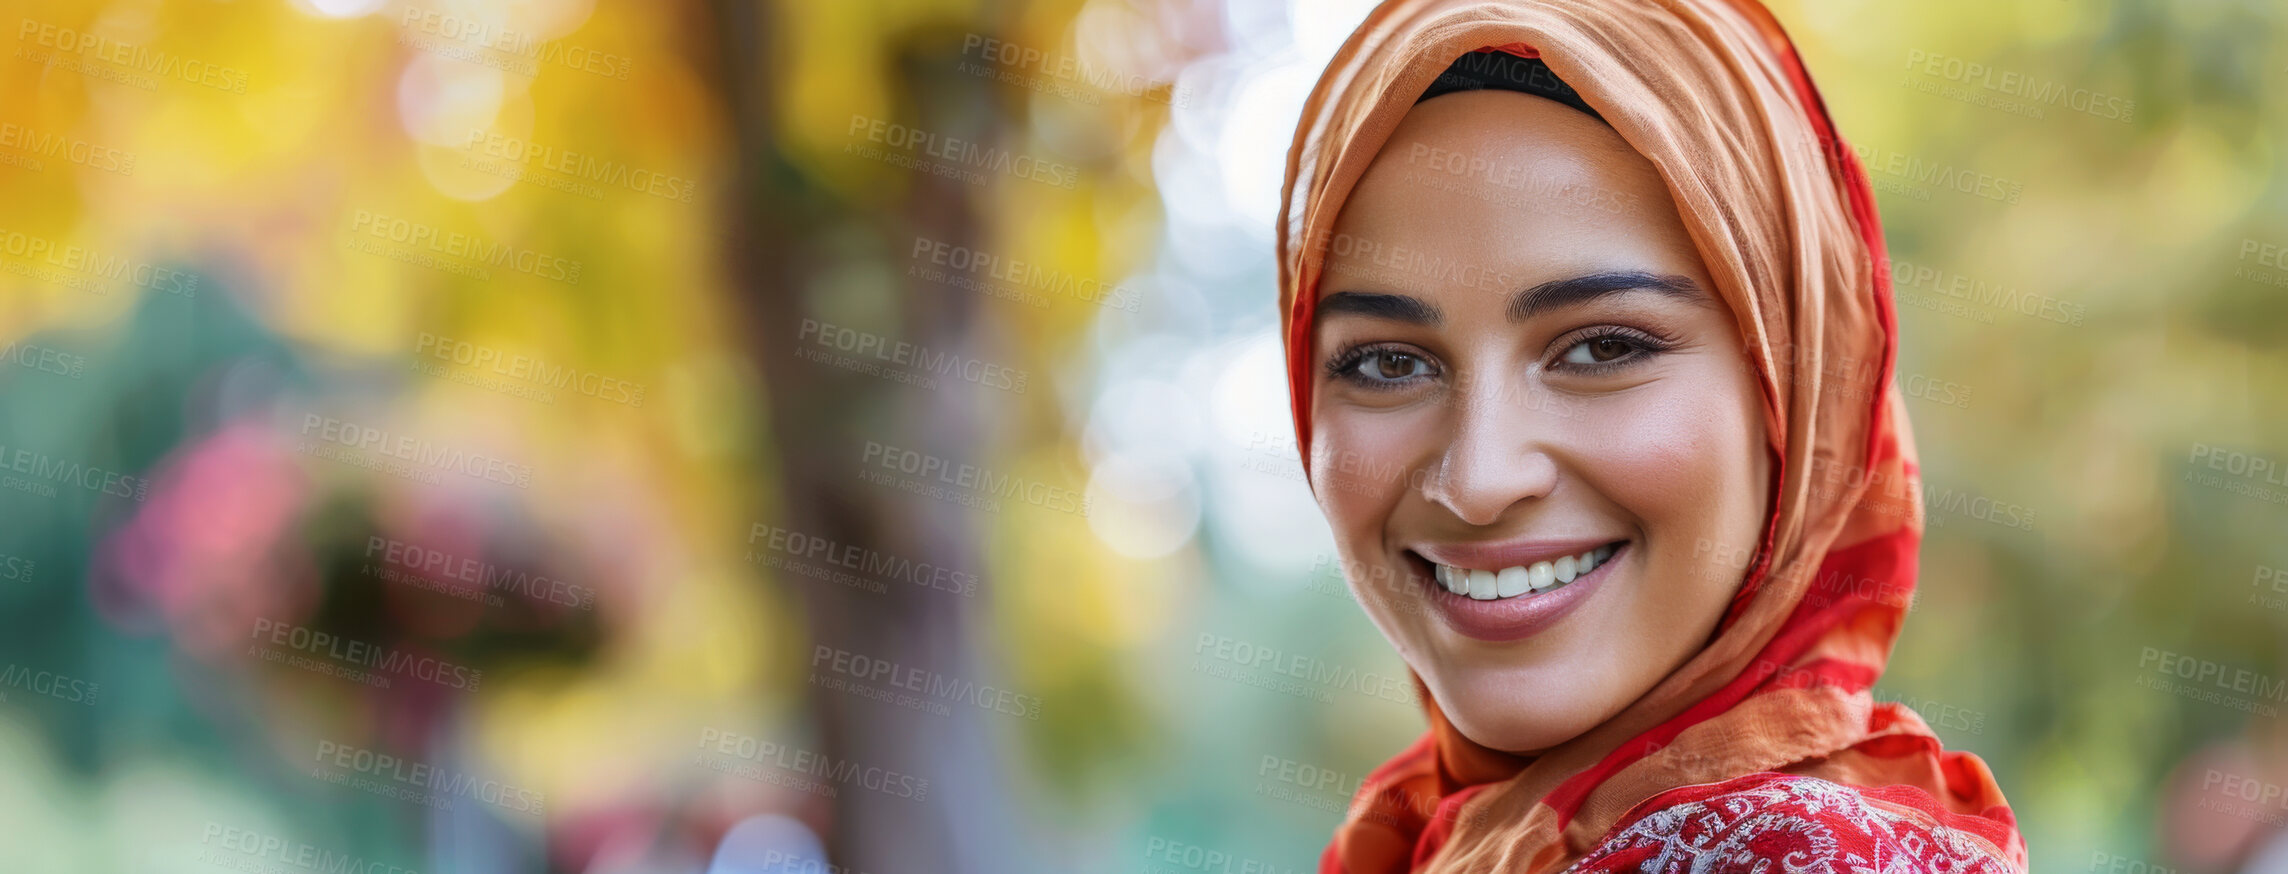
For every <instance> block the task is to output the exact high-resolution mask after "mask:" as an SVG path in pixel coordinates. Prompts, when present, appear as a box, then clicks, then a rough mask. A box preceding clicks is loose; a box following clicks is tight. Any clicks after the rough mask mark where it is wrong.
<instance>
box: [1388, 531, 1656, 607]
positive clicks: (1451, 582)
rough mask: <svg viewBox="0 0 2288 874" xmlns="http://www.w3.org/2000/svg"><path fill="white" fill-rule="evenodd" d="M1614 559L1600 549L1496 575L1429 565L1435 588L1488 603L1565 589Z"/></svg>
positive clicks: (1608, 551)
mask: <svg viewBox="0 0 2288 874" xmlns="http://www.w3.org/2000/svg"><path fill="white" fill-rule="evenodd" d="M1612 557H1613V547H1611V546H1609V545H1608V546H1600V547H1597V548H1596V549H1591V550H1588V551H1585V552H1583V553H1581V554H1580V555H1568V556H1565V557H1563V558H1560V559H1557V560H1556V561H1537V562H1534V563H1533V564H1531V565H1517V566H1514V567H1505V568H1502V569H1501V570H1499V571H1489V570H1479V569H1473V568H1458V567H1451V566H1448V565H1442V564H1432V565H1431V567H1432V568H1434V569H1435V570H1436V573H1437V577H1438V585H1439V586H1441V587H1443V588H1445V590H1446V591H1449V592H1452V593H1454V594H1457V595H1462V596H1465V597H1468V598H1471V599H1473V600H1478V601H1491V600H1494V599H1497V598H1515V597H1517V596H1519V595H1524V594H1527V593H1529V592H1530V593H1539V592H1546V591H1549V590H1550V589H1554V588H1557V587H1558V586H1562V585H1565V584H1566V583H1570V582H1572V581H1574V580H1577V579H1580V578H1581V577H1584V576H1587V575H1588V573H1589V572H1590V571H1593V570H1596V569H1597V566H1598V565H1601V564H1604V563H1605V562H1606V560H1608V559H1611V558H1612Z"/></svg>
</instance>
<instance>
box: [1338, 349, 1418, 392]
mask: <svg viewBox="0 0 2288 874" xmlns="http://www.w3.org/2000/svg"><path fill="white" fill-rule="evenodd" d="M1338 375H1339V376H1342V377H1344V378H1346V379H1349V380H1351V381H1353V382H1358V383H1363V384H1365V385H1368V386H1374V387H1381V388H1387V387H1392V386H1395V385H1397V384H1398V383H1402V382H1409V381H1412V380H1414V379H1417V378H1424V377H1434V376H1437V375H1438V368H1437V366H1436V365H1433V364H1431V363H1430V359H1428V358H1424V357H1422V356H1421V355H1417V354H1414V353H1412V352H1407V351H1404V350H1400V349H1370V350H1367V351H1365V352H1361V353H1358V358H1357V359H1356V361H1355V362H1354V363H1351V364H1349V365H1347V366H1343V367H1342V368H1341V371H1340V373H1339V374H1338Z"/></svg>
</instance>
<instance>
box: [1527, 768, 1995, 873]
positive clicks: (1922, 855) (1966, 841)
mask: <svg viewBox="0 0 2288 874" xmlns="http://www.w3.org/2000/svg"><path fill="white" fill-rule="evenodd" d="M1993 825H1994V821H1993V820H1991V819H1987V818H1984V817H1965V816H1960V815H1957V814H1953V813H1949V812H1947V811H1945V810H1944V809H1941V808H1940V807H1939V806H1938V804H1937V803H1936V802H1935V801H1934V800H1932V798H1931V797H1930V796H1929V795H1928V794H1926V793H1924V792H1923V791H1922V790H1920V789H1916V788H1913V787H1911V786H1885V787H1880V788H1874V789H1865V788H1860V787H1856V786H1845V785H1843V784H1840V783H1833V782H1829V781H1827V780H1821V779H1819V778H1817V777H1797V776H1791V775H1787V774H1778V773H1772V772H1768V771H1767V772H1764V773H1760V774H1750V775H1747V776H1745V777H1738V778H1735V779H1731V780H1726V781H1724V782H1722V783H1710V784H1707V785H1703V786H1685V787H1682V788H1678V789H1673V790H1670V791H1668V792H1665V793H1662V794H1661V795H1658V796H1656V797H1653V798H1651V799H1648V800H1647V801H1646V802H1645V803H1644V804H1643V805H1641V806H1639V808H1638V809H1637V810H1636V811H1633V812H1631V814H1630V815H1629V816H1628V817H1626V818H1624V819H1623V820H1622V821H1621V824H1620V827H1619V828H1617V829H1615V830H1614V832H1613V834H1612V836H1611V837H1609V838H1607V839H1606V840H1605V841H1604V842H1603V843H1601V844H1599V845H1597V846H1596V847H1595V848H1594V849H1592V850H1590V851H1589V854H1588V855H1587V856H1584V857H1582V859H1581V861H1579V862H1577V863H1575V864H1574V865H1573V867H1571V868H1568V869H1566V870H1567V872H1568V874H1598V872H1619V871H1628V872H1633V874H1684V872H1705V871H1725V872H1731V871H1739V872H1759V874H1760V872H1770V874H1780V872H1787V874H2011V872H2014V871H2016V870H2017V869H2016V868H2015V867H2014V866H2012V865H2011V864H2010V863H2009V862H2007V861H2005V859H2007V858H2008V856H2007V854H2006V853H2004V851H2002V850H2001V849H1999V848H1998V847H1997V841H2006V840H2007V839H2008V837H2007V833H2005V832H1998V831H1997V830H1996V829H1994V828H1993Z"/></svg>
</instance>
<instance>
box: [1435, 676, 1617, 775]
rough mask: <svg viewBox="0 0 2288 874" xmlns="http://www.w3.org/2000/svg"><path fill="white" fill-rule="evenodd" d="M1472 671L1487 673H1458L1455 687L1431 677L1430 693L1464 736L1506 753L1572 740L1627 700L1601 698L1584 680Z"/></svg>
mask: <svg viewBox="0 0 2288 874" xmlns="http://www.w3.org/2000/svg"><path fill="white" fill-rule="evenodd" d="M1472 673H1477V674H1482V675H1483V676H1476V677H1469V678H1456V679H1460V680H1461V682H1460V683H1459V685H1458V686H1456V687H1453V688H1447V687H1446V684H1444V683H1442V682H1437V681H1432V688H1431V692H1432V694H1434V695H1436V696H1437V699H1438V704H1439V709H1440V711H1441V712H1443V713H1444V714H1445V715H1446V720H1447V721H1448V722H1451V723H1453V725H1454V728H1455V729H1457V730H1459V731H1460V732H1461V733H1462V735H1463V736H1464V737H1467V738H1469V739H1470V740H1471V741H1473V742H1475V743H1477V744H1478V745H1479V746H1483V747H1488V748H1491V749H1496V750H1502V751H1505V752H1511V753H1519V754H1530V753H1533V752H1537V751H1540V750H1545V749H1548V748H1550V747H1554V746H1557V745H1558V744H1561V743H1564V742H1566V741H1569V740H1572V739H1574V738H1576V737H1579V736H1581V735H1582V733H1584V732H1587V731H1588V730H1590V729H1591V728H1594V727H1596V725H1597V724H1598V723H1600V722H1603V721H1604V720H1606V719H1608V718H1610V717H1611V716H1612V715H1613V713H1615V712H1618V711H1619V710H1620V705H1622V704H1626V703H1627V702H1611V701H1605V700H1601V698H1600V697H1599V696H1596V695H1595V694H1594V692H1595V689H1594V687H1585V686H1584V684H1575V683H1566V682H1557V683H1551V682H1547V681H1545V680H1538V679H1535V680H1529V679H1524V678H1520V677H1517V676H1516V675H1515V673H1514V672H1507V671H1504V672H1489V671H1473V672H1472ZM1522 690H1532V691H1531V692H1525V691H1522Z"/></svg>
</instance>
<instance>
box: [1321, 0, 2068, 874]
mask: <svg viewBox="0 0 2288 874" xmlns="http://www.w3.org/2000/svg"><path fill="white" fill-rule="evenodd" d="M1488 49H1492V50H1499V51H1506V52H1509V53H1512V54H1517V55H1522V56H1526V57H1539V58H1541V59H1542V60H1543V62H1545V63H1546V64H1548V66H1549V68H1550V70H1551V72H1553V73H1555V74H1556V75H1557V76H1558V77H1559V78H1560V79H1562V80H1563V81H1564V82H1566V83H1567V84H1568V85H1570V86H1572V87H1573V88H1574V89H1576V90H1577V91H1578V92H1579V94H1580V97H1581V98H1582V99H1583V100H1584V101H1586V102H1587V103H1588V105H1590V106H1591V107H1593V108H1594V109H1595V110H1596V111H1597V113H1598V114H1599V115H1600V116H1602V117H1603V119H1604V120H1605V122H1606V123H1607V124H1609V125H1611V126H1612V128H1613V129H1614V130H1615V131H1617V132H1618V133H1619V134H1620V135H1621V137H1622V138H1623V139H1625V140H1627V141H1628V142H1629V144H1630V145H1631V146H1633V147H1634V148H1636V150H1637V151H1639V152H1641V153H1642V154H1644V155H1645V156H1646V157H1647V158H1648V159H1650V160H1651V162H1652V163H1653V165H1654V166H1655V167H1657V168H1658V169H1659V171H1660V173H1661V175H1662V177H1663V178H1664V179H1665V180H1666V182H1667V184H1668V188H1669V192H1670V194H1671V196H1672V197H1673V198H1674V200H1675V202H1676V206H1677V209H1678V211H1679V213H1680V214H1681V215H1682V217H1683V219H1684V223H1685V226H1686V227H1687V228H1688V229H1689V230H1690V232H1691V234H1692V238H1693V241H1694V243H1695V245H1696V246H1697V248H1698V249H1699V254H1700V256H1701V258H1702V260H1703V261H1705V262H1706V263H1707V266H1708V269H1709V273H1710V275H1711V276H1712V277H1713V278H1714V279H1715V282H1716V285H1717V292H1718V293H1720V294H1722V295H1723V296H1724V299H1725V300H1726V302H1727V303H1729V304H1730V306H1731V308H1732V311H1733V312H1734V313H1735V314H1736V315H1737V317H1738V320H1739V327H1740V332H1741V335H1742V336H1743V337H1744V338H1745V340H1746V344H1745V345H1746V349H1747V350H1748V354H1749V355H1750V356H1751V357H1753V358H1754V359H1755V364H1756V367H1757V371H1758V374H1759V381H1760V384H1761V386H1762V389H1763V395H1764V401H1765V404H1764V411H1765V417H1766V425H1767V427H1768V431H1769V433H1770V435H1771V448H1772V452H1773V455H1774V458H1775V459H1776V461H1777V464H1776V470H1775V473H1774V478H1775V488H1774V495H1773V504H1772V509H1771V517H1770V524H1769V527H1768V528H1767V530H1766V532H1765V535H1764V539H1763V546H1762V549H1761V550H1760V551H1759V553H1758V555H1757V557H1756V560H1755V561H1754V562H1752V563H1751V566H1749V567H1745V568H1743V581H1742V585H1741V587H1740V590H1739V593H1738V594H1737V595H1736V596H1735V598H1734V600H1733V602H1732V604H1731V607H1730V609H1729V610H1728V611H1727V613H1726V615H1725V617H1724V620H1723V622H1722V623H1721V624H1720V626H1719V627H1718V630H1717V633H1716V634H1715V636H1714V637H1713V638H1712V639H1711V640H1709V641H1708V643H1707V645H1706V646H1705V647H1704V648H1703V649H1702V650H1700V651H1699V652H1698V653H1697V654H1696V655H1694V656H1693V657H1692V658H1691V659H1689V660H1688V661H1687V662H1686V663H1685V664H1684V665H1683V666H1682V667H1680V668H1678V669H1677V670H1676V671H1675V672H1674V673H1673V674H1671V675H1669V676H1668V677H1667V678H1665V679H1664V680H1662V681H1661V682H1660V683H1659V684H1657V685H1655V686H1654V687H1653V689H1652V690H1651V691H1649V692H1647V693H1646V694H1645V695H1644V697H1642V698H1640V699H1638V700H1637V701H1635V702H1633V703H1631V704H1630V705H1629V706H1628V707H1627V708H1625V709H1624V710H1622V711H1621V712H1620V713H1619V714H1618V715H1616V716H1614V717H1613V718H1612V719H1611V720H1609V721H1607V722H1605V723H1603V724H1601V725H1599V726H1597V727H1596V728H1594V729H1592V730H1590V731H1589V732H1587V733H1585V734H1583V735H1581V736H1580V737H1577V738H1574V739H1573V740H1571V741H1569V742H1567V743H1565V744H1563V745H1560V746H1558V747H1556V748H1553V749H1550V750H1548V751H1545V752H1543V753H1542V754H1540V755H1538V756H1535V757H1531V758H1526V757H1519V756H1514V755H1510V754H1507V753H1503V752H1500V751H1496V750H1492V749H1489V748H1486V747H1482V746H1479V745H1478V744H1476V743H1473V742H1472V741H1470V740H1469V739H1468V738H1465V737H1463V736H1462V735H1461V733H1460V732H1458V731H1456V730H1455V729H1454V728H1453V727H1452V726H1451V725H1450V724H1448V723H1447V722H1446V720H1445V719H1444V717H1443V716H1442V715H1441V714H1440V713H1439V712H1438V708H1437V706H1436V704H1435V702H1432V703H1431V705H1430V706H1429V707H1428V708H1427V709H1428V711H1429V721H1430V730H1429V732H1428V733H1427V734H1426V735H1425V736H1424V737H1423V738H1422V739H1421V740H1419V741H1417V742H1416V743H1415V744H1414V745H1413V746H1411V747H1410V748H1408V749H1407V750H1406V751H1405V752H1403V753H1401V754H1399V756H1398V757H1397V758H1395V759H1392V760H1391V761H1390V762H1388V763H1387V764H1384V765H1383V766H1382V767H1380V768H1378V769H1376V770H1375V771H1374V772H1373V773H1372V774H1371V775H1370V776H1369V778H1368V779H1367V781H1366V784H1365V785H1364V786H1363V787H1362V789H1361V791H1360V793H1359V797H1358V799H1357V801H1356V802H1355V803H1354V804H1353V805H1352V810H1351V813H1350V815H1349V817H1348V818H1347V820H1346V821H1345V822H1344V823H1343V825H1342V826H1341V828H1340V829H1339V830H1338V831H1337V833H1336V836H1335V841H1334V843H1333V845H1332V846H1330V847H1329V848H1328V850H1327V854H1326V857H1325V860H1324V862H1323V866H1322V867H1323V870H1325V871H1327V872H1344V874H1383V872H1406V871H1435V872H1484V874H1490V872H1495V871H1500V872H1530V874H1540V872H1550V871H1557V870H1559V869H1561V868H1563V867H1565V866H1566V865H1568V864H1570V863H1571V862H1573V861H1575V860H1577V859H1579V858H1580V857H1581V856H1582V855H1583V854H1584V853H1586V852H1587V851H1588V850H1589V849H1590V848H1592V847H1593V846H1594V845H1595V844H1596V843H1597V842H1598V841H1599V839H1600V838H1602V837H1604V836H1605V835H1606V834H1607V832H1609V831H1611V830H1612V829H1613V827H1614V826H1615V825H1616V824H1618V823H1621V822H1622V821H1623V820H1624V817H1625V816H1626V815H1627V814H1629V813H1630V812H1631V810H1632V808H1635V807H1637V806H1638V805H1639V804H1640V803H1642V802H1645V801H1646V800H1648V799H1651V798H1654V797H1655V796H1657V795H1659V794H1660V793H1662V792H1665V791H1667V790H1670V789H1676V788H1679V787H1685V786H1693V785H1695V784H1705V783H1712V782H1717V781H1722V780H1726V779H1729V778H1733V777H1738V776H1742V775H1747V774H1754V773H1758V772H1767V771H1776V772H1783V773H1787V774H1795V775H1804V776H1812V777H1818V778H1822V779H1825V780H1829V781H1833V782H1835V783H1840V784H1844V785H1846V786H1851V787H1860V788H1863V789H1872V788H1874V787H1886V786H1889V787H1912V788H1913V789H1917V790H1920V791H1921V792H1922V793H1927V795H1928V803H1923V804H1919V806H1922V807H1924V808H1926V813H1929V814H1930V815H1933V816H1935V817H1937V818H1939V819H1940V820H1942V821H1943V823H1944V824H1945V825H1947V826H1948V827H1950V828H1952V829H1955V830H1958V831H1960V832H1961V833H1963V834H1966V835H1970V836H1972V838H1973V839H1974V840H1977V841H1981V842H1983V843H1985V844H1986V845H1988V846H1989V847H1990V848H1991V849H1992V850H1993V852H1994V854H1995V855H1997V856H1999V857H2001V858H2002V859H2004V860H2005V861H2007V862H2009V863H2010V864H2011V865H2012V866H2013V867H2015V868H2017V869H2019V870H2023V869H2024V868H2025V865H2026V859H2025V853H2026V851H2025V843H2024V840H2023V838H2021V837H2020V836H2019V834H2018V833H2017V829H2016V824H2015V819H2014V817H2013V816H2012V815H2011V812H2010V809H2009V807H2008V806H2007V805H2006V804H2005V803H2004V801H2003V798H2002V792H2001V790H2000V788H1999V787H1997V786H1996V785H1995V782H1994V779H1993V775H1992V773H1991V772H1989V771H1988V770H1987V768H1986V766H1985V764H1984V763H1983V762H1981V761H1980V760H1979V759H1978V758H1977V757H1976V756H1973V755H1970V754H1967V753H1960V752H1945V751H1943V750H1942V749H1941V748H1940V745H1939V741H1938V738H1937V737H1936V736H1935V735H1933V734H1932V732H1931V730H1930V728H1929V726H1928V725H1926V724H1925V723H1924V722H1923V720H1922V719H1921V718H1920V717H1918V716H1917V715H1915V713H1914V712H1913V711H1912V710H1909V709H1908V708H1906V707H1904V706H1901V705H1898V704H1889V703H1884V704H1878V703H1876V702H1875V701H1874V700H1873V697H1872V695H1871V694H1870V691H1869V690H1870V689H1871V688H1872V687H1873V686H1874V684H1875V680H1876V678H1877V677H1878V676H1880V675H1881V673H1882V671H1883V666H1884V663H1885V662H1886V661H1887V660H1888V659H1889V656H1890V650H1891V645H1892V642H1893V641H1894V640H1895V639H1896V637H1897V635H1898V631H1899V623H1900V622H1901V620H1902V619H1904V617H1905V614H1906V609H1907V604H1908V601H1909V600H1910V598H1911V596H1912V594H1913V590H1914V580H1915V567H1916V565H1915V561H1916V556H1915V553H1916V548H1917V545H1918V544H1919V543H1920V542H1921V539H1922V489H1921V486H1920V481H1919V478H1918V471H1917V466H1916V463H1915V450H1914V443H1913V439H1912V437H1911V436H1910V435H1909V433H1908V431H1907V421H1906V411H1905V408H1904V406H1903V405H1902V403H1901V399H1900V396H1899V394H1898V393H1897V391H1896V390H1895V388H1894V387H1893V386H1892V367H1893V361H1894V358H1895V353H1896V346H1897V325H1896V317H1895V314H1894V312H1893V309H1892V299H1891V287H1890V277H1889V271H1888V270H1887V269H1886V268H1887V261H1886V256H1885V254H1884V249H1883V236H1882V229H1881V226H1880V224H1879V223H1878V221H1877V218H1876V215H1875V204H1874V197H1873V194H1872V192H1871V191H1870V189H1869V187H1868V184H1867V178H1866V173H1865V171H1864V170H1862V169H1861V167H1860V166H1859V163H1858V161H1857V160H1856V159H1855V158H1854V157H1853V155H1852V153H1851V150H1850V149H1848V148H1847V147H1845V145H1844V143H1843V141H1842V139H1841V138H1840V137H1839V136H1837V135H1836V133H1835V130H1834V126H1833V123H1832V122H1831V120H1830V119H1829V117H1828V115H1827V109H1826V107H1825V105H1824V104H1822V102H1821V101H1820V97H1819V92H1818V91H1817V90H1816V89H1814V88H1813V87H1812V84H1811V80H1810V78H1809V77H1808V76H1807V75H1806V74H1805V72H1804V69H1803V64H1802V61H1801V59H1800V58H1798V57H1797V55H1796V53H1795V50H1794V48H1793V46H1792V45H1791V44H1790V43H1789V42H1788V40H1787V36H1786V34H1784V33H1783V32H1782V31H1781V30H1780V27H1779V24H1778V22H1777V21H1775V20H1774V19H1773V18H1772V17H1771V15H1770V13H1769V12H1767V11H1765V10H1764V9H1763V8H1762V7H1761V6H1758V5H1756V4H1755V2H1754V0H1391V2H1387V3H1385V4H1384V5H1382V6H1381V7H1380V8H1378V9H1376V10H1375V11H1374V12H1373V13H1372V14H1371V15H1370V16H1369V17H1368V18H1367V20H1366V22H1365V23H1364V24H1362V25H1361V26H1360V27H1359V29H1358V31H1357V32H1356V33H1354V34H1352V35H1351V38H1350V40H1349V41H1348V42H1346V43H1345V44H1344V45H1343V47H1342V49H1341V50H1340V51H1339V52H1338V53H1337V54H1336V56H1335V58H1334V60H1333V62H1332V63H1330V64H1329V65H1328V67H1327V71H1326V73H1325V74H1324V75H1323V76H1321V77H1320V79H1319V83H1318V86H1317V87H1316V88H1314V89H1313V91H1312V93H1311V96H1310V98H1309V100H1308V102H1306V103H1305V104H1304V108H1303V116H1302V121H1301V124H1300V126H1299V127H1298V128H1297V130H1296V133H1295V142H1294V146H1293V149H1292V150H1291V151H1290V152H1289V154H1288V162H1287V181H1286V187H1285V190H1284V200H1283V203H1282V205H1281V209H1280V222H1279V227H1278V233H1279V265H1280V277H1279V279H1280V289H1279V291H1280V309H1281V312H1282V315H1283V318H1284V324H1285V326H1286V331H1285V337H1286V343H1287V355H1288V379H1289V391H1290V395H1291V400H1292V403H1293V410H1294V416H1295V428H1296V435H1297V442H1298V444H1299V446H1300V448H1301V450H1302V454H1303V461H1304V464H1305V465H1306V466H1307V465H1309V464H1310V463H1311V416H1310V410H1311V394H1310V391H1311V379H1310V374H1312V373H1313V372H1314V368H1313V366H1312V363H1311V348H1310V340H1311V316H1312V310H1313V307H1314V304H1315V303H1316V300H1317V286H1318V281H1319V274H1320V271H1321V268H1322V265H1323V262H1324V254H1325V250H1326V241H1328V240H1329V239H1331V237H1332V231H1333V226H1334V222H1335V217H1336V216H1337V215H1338V214H1339V213H1340V212H1341V210H1342V206H1343V202H1344V200H1345V199H1346V198H1347V197H1348V196H1349V194H1350V191H1351V189H1352V187H1353V186H1354V185H1355V184H1356V183H1357V182H1358V180H1359V178H1360V176H1362V175H1363V174H1364V173H1365V172H1366V168H1367V164H1368V162H1370V161H1372V160H1373V159H1374V157H1375V154H1376V153H1377V152H1378V151H1380V149H1381V148H1382V145H1383V143H1384V142H1385V141H1386V140H1387V139H1388V138H1389V136H1390V133H1391V131H1392V130H1393V129H1395V128H1396V127H1397V126H1398V123H1399V120H1400V118H1401V117H1403V116H1404V115H1405V114H1406V112H1407V111H1408V110H1409V109H1411V108H1412V107H1413V105H1414V103H1415V100H1416V98H1417V97H1419V96H1420V95H1421V94H1422V92H1423V90H1424V88H1425V87H1427V86H1429V85H1430V84H1431V82H1432V81H1433V80H1434V79H1436V78H1437V77H1438V76H1439V75H1440V74H1441V73H1443V72H1445V71H1446V69H1447V66H1448V65H1449V64H1450V63H1452V62H1453V61H1454V60H1455V59H1456V58H1458V57H1460V56H1462V55H1463V54H1465V53H1468V52H1473V51H1480V50H1488ZM1423 698H1424V700H1425V701H1428V700H1430V696H1429V695H1428V694H1427V690H1425V694H1424V696H1423ZM1903 791H1904V790H1901V789H1885V790H1881V791H1880V792H1877V793H1875V795H1876V796H1880V797H1883V798H1898V797H1902V795H1901V793H1902V792H1903ZM1906 795H1907V796H1912V795H1913V793H1911V792H1908V793H1906ZM1870 797H1874V796H1870ZM1917 800H1918V801H1920V799H1917Z"/></svg>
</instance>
